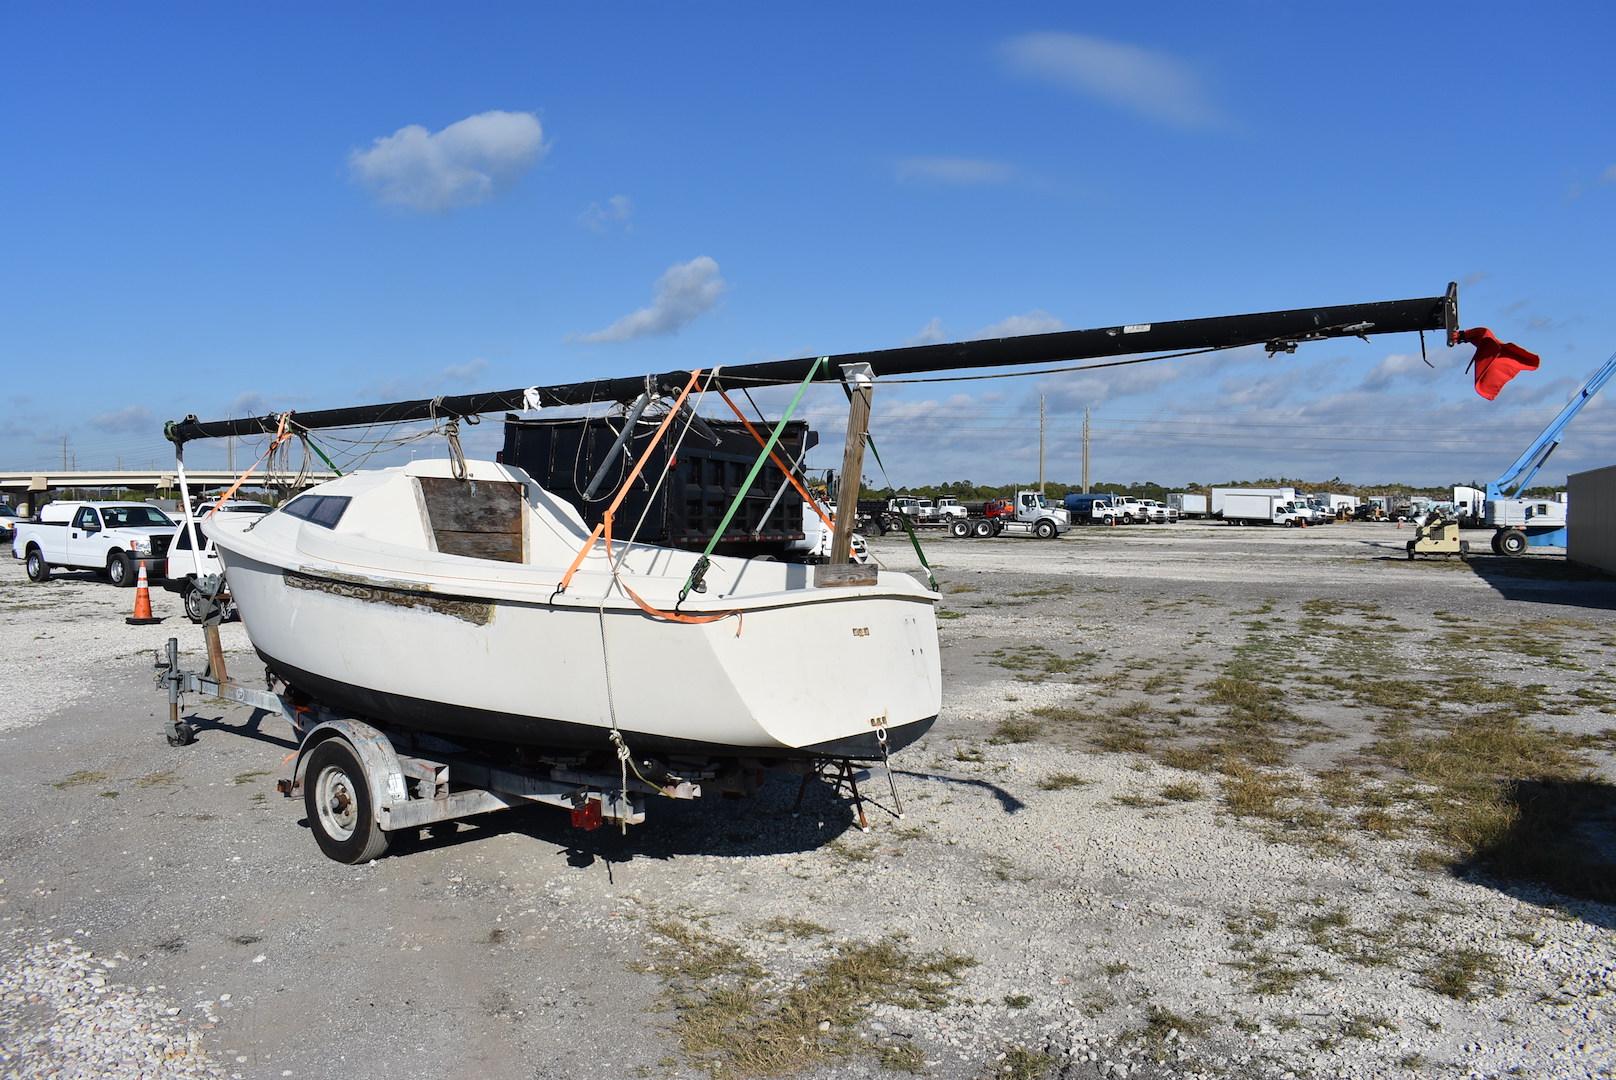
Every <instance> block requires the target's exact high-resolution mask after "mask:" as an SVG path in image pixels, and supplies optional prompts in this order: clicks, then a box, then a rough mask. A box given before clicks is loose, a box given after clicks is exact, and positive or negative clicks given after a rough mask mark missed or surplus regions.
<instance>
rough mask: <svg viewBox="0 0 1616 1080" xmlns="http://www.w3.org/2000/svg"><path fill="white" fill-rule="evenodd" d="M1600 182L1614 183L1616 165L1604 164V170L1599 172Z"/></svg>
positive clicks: (1615, 179) (1615, 181) (1615, 182)
mask: <svg viewBox="0 0 1616 1080" xmlns="http://www.w3.org/2000/svg"><path fill="white" fill-rule="evenodd" d="M1599 182H1600V183H1601V184H1616V165H1606V166H1605V171H1604V172H1602V173H1600V174H1599Z"/></svg>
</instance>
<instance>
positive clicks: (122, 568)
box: [107, 551, 135, 589]
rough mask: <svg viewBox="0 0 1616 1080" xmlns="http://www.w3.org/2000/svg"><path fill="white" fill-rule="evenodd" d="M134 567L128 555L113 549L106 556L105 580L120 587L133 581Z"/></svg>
mask: <svg viewBox="0 0 1616 1080" xmlns="http://www.w3.org/2000/svg"><path fill="white" fill-rule="evenodd" d="M134 569H135V568H134V565H133V564H132V563H130V561H129V556H128V555H125V554H124V553H123V552H121V551H114V552H113V553H112V554H111V555H108V556H107V580H108V581H110V582H111V583H112V584H113V585H116V586H117V587H118V588H120V589H123V588H127V587H128V586H130V585H133V584H134V583H135V574H134Z"/></svg>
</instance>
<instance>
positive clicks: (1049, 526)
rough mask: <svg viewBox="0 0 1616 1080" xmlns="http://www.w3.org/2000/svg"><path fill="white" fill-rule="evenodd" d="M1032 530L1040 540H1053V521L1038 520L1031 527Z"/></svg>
mask: <svg viewBox="0 0 1616 1080" xmlns="http://www.w3.org/2000/svg"><path fill="white" fill-rule="evenodd" d="M1032 532H1033V535H1034V536H1036V537H1038V539H1040V540H1053V539H1054V537H1055V523H1054V522H1053V521H1040V522H1039V523H1038V524H1036V525H1034V526H1033V527H1032Z"/></svg>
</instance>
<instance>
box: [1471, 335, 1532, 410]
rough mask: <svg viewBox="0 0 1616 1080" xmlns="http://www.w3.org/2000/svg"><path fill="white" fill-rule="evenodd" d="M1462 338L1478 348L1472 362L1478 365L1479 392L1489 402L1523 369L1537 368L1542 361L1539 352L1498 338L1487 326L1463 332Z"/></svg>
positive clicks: (1477, 387) (1477, 380) (1477, 382)
mask: <svg viewBox="0 0 1616 1080" xmlns="http://www.w3.org/2000/svg"><path fill="white" fill-rule="evenodd" d="M1459 340H1461V341H1466V342H1469V343H1470V344H1471V345H1474V346H1475V347H1476V355H1475V357H1474V358H1472V359H1471V361H1470V362H1471V363H1472V364H1475V365H1476V393H1478V394H1480V395H1481V396H1482V397H1484V398H1486V399H1487V400H1488V401H1493V400H1494V399H1496V398H1497V397H1498V391H1500V390H1502V389H1503V388H1504V384H1505V383H1507V382H1509V380H1511V379H1513V378H1514V377H1515V376H1517V375H1519V374H1520V373H1521V372H1523V371H1536V370H1537V367H1538V364H1540V363H1541V362H1542V361H1540V360H1539V359H1538V355H1537V353H1531V352H1527V351H1526V350H1525V349H1523V348H1521V347H1520V346H1519V345H1516V344H1515V343H1514V342H1509V341H1499V340H1498V338H1497V337H1495V336H1494V335H1493V332H1492V331H1491V330H1489V329H1487V328H1486V327H1485V326H1478V327H1476V328H1475V329H1474V330H1465V331H1462V332H1461V333H1460V334H1459Z"/></svg>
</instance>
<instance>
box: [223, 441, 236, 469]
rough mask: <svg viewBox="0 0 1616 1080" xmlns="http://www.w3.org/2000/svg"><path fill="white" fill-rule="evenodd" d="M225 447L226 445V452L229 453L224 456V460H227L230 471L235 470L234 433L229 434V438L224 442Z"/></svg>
mask: <svg viewBox="0 0 1616 1080" xmlns="http://www.w3.org/2000/svg"><path fill="white" fill-rule="evenodd" d="M225 447H226V453H227V454H228V455H229V456H228V457H227V458H226V461H227V462H228V464H229V466H230V471H231V472H235V471H236V437H235V436H234V435H232V436H230V438H229V439H228V440H227V441H226V442H225Z"/></svg>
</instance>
